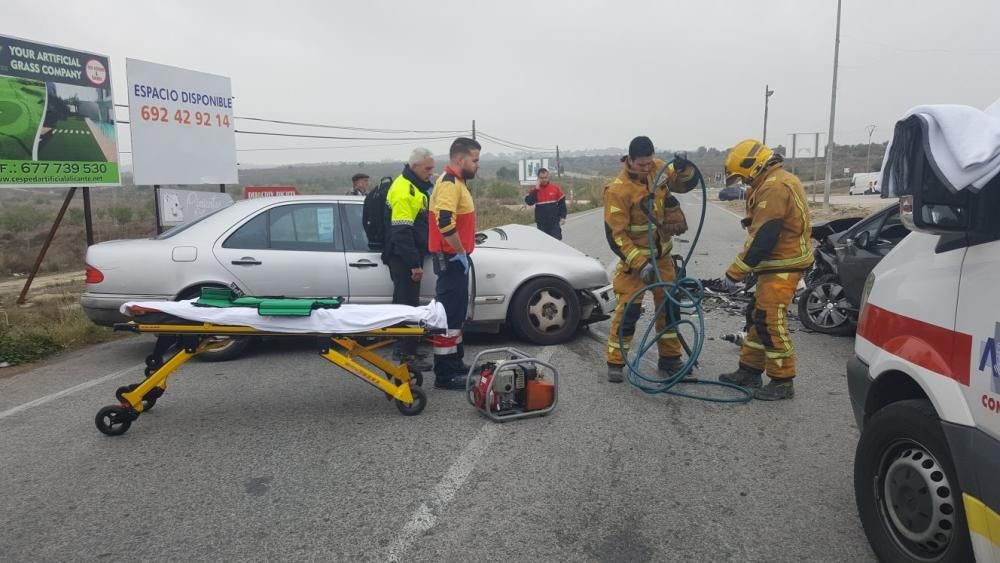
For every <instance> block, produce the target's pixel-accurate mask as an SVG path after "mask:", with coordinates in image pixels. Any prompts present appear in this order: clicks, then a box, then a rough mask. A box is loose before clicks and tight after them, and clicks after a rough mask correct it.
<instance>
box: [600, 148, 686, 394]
mask: <svg viewBox="0 0 1000 563" xmlns="http://www.w3.org/2000/svg"><path fill="white" fill-rule="evenodd" d="M653 154H654V150H653V142H652V141H651V140H649V138H648V137H636V138H635V139H632V142H631V143H630V144H629V147H628V156H626V157H624V158H623V159H622V162H624V163H625V166H624V168H623V169H622V171H621V172H620V173H619V174H618V176H617V177H616V178H615V179H614V180H612V181H611V183H610V184H608V185H607V186H605V188H604V231H605V234H606V235H607V238H608V244H609V245H610V246H611V250H612V251H613V252H614V253H615V254H616V255H617V256H618V258H619V259H620V260H621V261H620V262H619V264H618V269H617V270H615V277H614V282H613V284H614V290H615V294H616V296H617V298H618V307H617V308H616V309H615V312H614V315H613V316H612V317H611V334H610V335H609V337H608V381H610V382H612V383H621V382H622V381H623V379H624V365H625V358H624V355H623V352H625V351H627V349H628V346H629V344H630V343H631V342H632V337H633V336H634V334H635V329H636V323H637V322H638V320H639V317H640V315H641V314H642V307H641V304H640V303H635V304H633V306H631V307H628V306H627V305H628V302H629V299H630V298H631V297H632V295H634V294H635V292H637V291H639V290H640V289H642V288H643V287H645V286H647V285H649V284H651V283H654V282H655V281H656V273H655V272H654V271H653V261H652V257H653V256H655V257H656V266H657V269H659V271H660V278H661V279H662V280H663V281H665V282H672V281H674V279H675V273H674V261H673V258H672V255H671V251H672V250H673V241H672V240H671V237H673V236H675V235H679V234H682V233H684V232H685V231H687V222H686V220H685V218H684V212H683V211H681V207H680V202H678V201H677V198H675V197H674V196H673V195H671V192H674V193H686V192H689V191H691V189H692V188H694V187H695V186H697V185H698V178H697V174H696V169H695V168H694V166H692V165H691V164H690V163H689V162H687V161H686V160H684V159H683V158H679V159H675V161H674V164H672V165H671V167H670V168H668V170H667V171H666V172H665V173H664V174H663V176H661V181H660V185H658V186H654V185H653V182H654V181H655V179H656V176H657V174H658V173H659V171H660V170H661V169H662V168H663V166H664V162H663V161H662V160H659V159H656V158H654V157H653ZM644 208H645V209H644ZM647 210H648V212H649V213H651V214H652V215H653V218H654V219H655V221H656V223H658V225H657V226H654V227H653V228H654V229H655V232H654V233H653V247H652V248H650V244H649V228H650V225H649V223H650V219H649V215H647ZM664 298H665V295H664V292H663V290H662V289H656V290H654V292H653V301H654V303H655V305H656V307H657V309H658V308H659V307H660V304H661V303H662V302H663V300H664ZM668 312H669V308H667V309H665V310H664V313H665V314H664V315H661V316H660V318H658V319H656V328H657V332H659V331H660V330H662V329H663V328H664V327H665V326H666V324H667V319H666V314H667V313H668ZM620 332H621V333H623V335H624V340H623V341H620V340H619V333H620ZM657 349H658V351H659V356H660V358H659V362H658V365H659V368H660V371H661V372H663V374H664V375H668V376H669V375H673V374H674V373H675V372H677V370H679V369H680V368H681V367H683V365H684V362H683V361H681V345H680V341H679V340H678V335H677V332H676V331H669V332H666V333H665V334H664V335H663V336H661V337H660V339H659V342H657Z"/></svg>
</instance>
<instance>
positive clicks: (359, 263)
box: [348, 260, 378, 268]
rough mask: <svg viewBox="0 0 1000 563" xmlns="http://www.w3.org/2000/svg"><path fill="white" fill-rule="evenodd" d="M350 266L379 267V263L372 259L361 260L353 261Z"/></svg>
mask: <svg viewBox="0 0 1000 563" xmlns="http://www.w3.org/2000/svg"><path fill="white" fill-rule="evenodd" d="M348 266H350V267H352V268H378V264H377V263H375V262H372V261H371V260H359V261H357V262H351V263H350V264H348Z"/></svg>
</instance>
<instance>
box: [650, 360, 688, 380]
mask: <svg viewBox="0 0 1000 563" xmlns="http://www.w3.org/2000/svg"><path fill="white" fill-rule="evenodd" d="M656 367H657V368H658V369H659V370H660V377H663V378H668V377H673V376H674V375H676V374H677V372H679V371H681V369H682V368H683V367H684V360H682V359H680V358H662V357H661V358H660V359H659V360H657V361H656Z"/></svg>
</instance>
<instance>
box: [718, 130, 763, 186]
mask: <svg viewBox="0 0 1000 563" xmlns="http://www.w3.org/2000/svg"><path fill="white" fill-rule="evenodd" d="M773 156H774V151H773V150H771V149H769V148H768V147H766V146H764V143H762V142H760V141H757V140H754V139H747V140H745V141H740V142H739V143H737V144H736V146H735V147H733V149H732V150H731V151H729V154H728V155H727V156H726V185H727V186H732V185H734V184H738V183H740V182H743V183H746V184H749V183H751V182H753V179H754V178H756V177H757V175H758V174H760V173H761V171H763V170H764V168H766V167H767V164H768V162H769V161H770V160H771V157H773Z"/></svg>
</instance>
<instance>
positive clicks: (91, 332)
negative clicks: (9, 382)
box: [0, 283, 116, 365]
mask: <svg viewBox="0 0 1000 563" xmlns="http://www.w3.org/2000/svg"><path fill="white" fill-rule="evenodd" d="M82 291H83V284H82V283H74V284H67V285H63V286H58V287H54V288H51V289H49V290H47V292H46V293H44V294H41V295H34V297H33V299H32V301H31V303H30V306H27V307H20V306H17V305H15V304H14V300H15V299H16V294H4V295H0V309H4V310H5V311H6V313H7V321H8V323H9V324H3V318H2V316H0V363H7V364H10V365H18V364H24V363H28V362H33V361H36V360H39V359H41V358H44V357H46V356H49V355H51V354H54V353H57V352H60V351H64V350H72V349H75V348H80V347H83V346H88V345H90V344H95V343H99V342H106V341H109V340H112V339H114V338H115V337H116V336H115V333H114V332H112V331H111V330H110V329H108V328H105V327H99V326H97V325H95V324H93V323H92V322H90V319H88V318H87V316H86V315H84V313H83V311H82V310H81V309H80V306H79V300H80V293H81V292H82Z"/></svg>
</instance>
